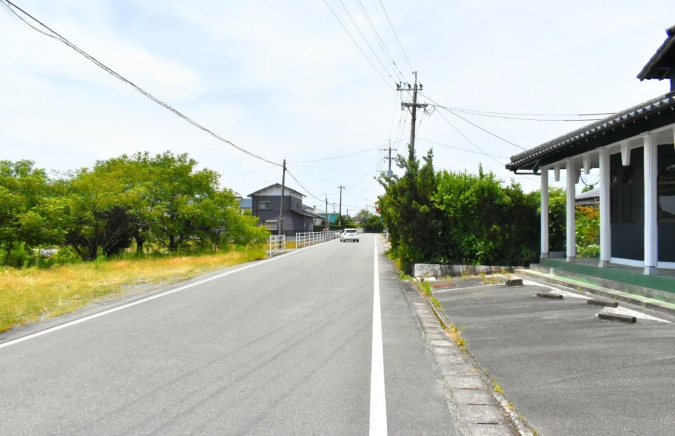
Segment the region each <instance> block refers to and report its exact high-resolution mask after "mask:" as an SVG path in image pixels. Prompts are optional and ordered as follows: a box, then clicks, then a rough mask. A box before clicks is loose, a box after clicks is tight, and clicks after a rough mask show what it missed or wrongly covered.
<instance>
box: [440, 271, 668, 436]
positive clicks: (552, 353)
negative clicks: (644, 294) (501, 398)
mask: <svg viewBox="0 0 675 436" xmlns="http://www.w3.org/2000/svg"><path fill="white" fill-rule="evenodd" d="M453 281H454V282H455V283H456V286H455V287H452V288H450V289H447V290H444V291H438V292H435V297H436V298H437V299H438V300H439V301H440V302H441V304H442V305H443V311H444V312H445V314H446V315H447V317H448V320H449V321H450V322H452V323H454V324H456V325H457V326H461V327H462V336H463V337H464V338H465V340H466V342H467V347H468V349H469V351H470V353H471V354H472V355H473V356H474V357H475V359H476V361H477V362H478V364H479V366H481V367H482V368H483V369H485V370H486V371H487V373H488V374H489V375H490V376H491V377H493V378H494V380H495V381H496V382H497V383H499V384H500V385H501V386H502V388H503V389H504V394H505V396H506V398H507V400H509V401H511V402H512V403H513V404H515V407H516V408H517V413H518V414H521V415H523V416H525V418H526V419H527V420H528V422H529V423H530V424H531V425H532V426H533V427H534V428H536V429H537V430H538V432H539V434H541V435H563V436H577V435H610V434H611V435H669V434H674V433H675V430H674V429H675V413H673V412H674V410H675V409H673V407H674V406H675V391H674V390H673V372H674V370H675V317H672V316H669V315H665V314H662V313H656V312H651V311H648V310H645V309H643V308H640V307H635V306H630V305H626V304H623V303H620V307H621V306H623V308H624V309H628V310H631V311H633V312H632V313H631V315H632V316H637V317H638V319H637V323H636V324H632V325H630V324H624V323H619V322H612V321H603V320H600V319H599V318H598V316H597V315H598V313H599V312H600V311H601V310H605V311H607V310H608V309H603V308H602V307H598V306H592V305H589V304H587V299H586V298H597V297H596V296H593V295H583V294H581V293H575V292H569V291H565V290H564V288H559V289H561V290H562V291H559V292H562V293H564V299H563V300H552V299H547V298H538V297H536V296H535V295H536V294H537V293H539V292H541V293H547V292H552V291H553V289H555V287H552V286H549V285H545V284H537V283H534V282H526V285H525V286H524V287H517V288H507V287H506V286H503V285H488V286H486V285H485V284H484V283H483V282H482V281H481V279H467V280H463V279H462V278H457V279H456V280H453ZM585 297H586V298H585Z"/></svg>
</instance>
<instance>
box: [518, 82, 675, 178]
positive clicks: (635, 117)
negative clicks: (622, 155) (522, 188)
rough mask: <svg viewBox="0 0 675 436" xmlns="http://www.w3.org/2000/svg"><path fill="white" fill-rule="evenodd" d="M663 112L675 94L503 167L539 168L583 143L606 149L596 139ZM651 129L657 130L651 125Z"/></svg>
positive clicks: (548, 144)
mask: <svg viewBox="0 0 675 436" xmlns="http://www.w3.org/2000/svg"><path fill="white" fill-rule="evenodd" d="M666 110H667V111H675V92H670V93H668V94H665V95H662V96H660V97H656V98H653V99H651V100H649V101H646V102H644V103H640V104H638V105H636V106H633V107H631V108H628V109H626V110H624V111H621V112H619V113H616V114H614V115H611V116H609V117H607V118H604V119H602V120H600V121H596V122H595V123H592V124H589V125H587V126H584V127H582V128H580V129H577V130H574V131H572V132H570V133H567V134H565V135H562V136H559V137H557V138H555V139H552V140H551V141H548V142H545V143H543V144H541V145H539V146H537V147H534V148H532V149H529V150H526V151H524V152H522V153H519V154H517V155H515V156H512V157H511V162H510V163H508V164H507V165H506V168H507V169H509V170H511V171H514V172H515V171H517V170H519V169H536V168H537V167H538V166H539V165H538V163H539V162H541V161H543V160H545V159H546V158H547V157H550V156H551V154H553V153H556V154H558V152H561V151H569V150H568V149H571V148H572V147H574V146H575V145H576V144H578V143H581V142H585V143H587V144H586V148H590V149H593V148H597V147H599V146H602V145H606V144H604V142H606V141H604V142H601V141H598V140H597V138H598V137H600V136H604V135H605V134H606V133H607V132H612V131H614V130H615V129H616V128H617V127H625V126H627V125H628V124H631V123H637V122H638V121H641V120H647V119H649V117H650V116H653V115H656V114H660V113H662V112H663V111H666ZM674 113H675V112H674ZM669 122H672V120H670V118H668V119H664V125H665V124H667V123H669ZM651 128H652V129H653V128H657V127H655V126H653V125H652V126H651ZM627 134H629V136H627V137H630V136H633V135H632V133H629V132H627ZM615 136H616V135H615ZM622 139H625V138H622ZM592 141H593V142H592Z"/></svg>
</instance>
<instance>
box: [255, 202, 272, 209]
mask: <svg viewBox="0 0 675 436" xmlns="http://www.w3.org/2000/svg"><path fill="white" fill-rule="evenodd" d="M258 209H272V203H271V202H269V201H260V202H258Z"/></svg>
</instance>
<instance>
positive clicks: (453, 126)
mask: <svg viewBox="0 0 675 436" xmlns="http://www.w3.org/2000/svg"><path fill="white" fill-rule="evenodd" d="M438 115H440V116H441V117H442V118H443V119H444V120H445V121H446V122H447V123H448V124H450V127H452V128H453V129H455V130H456V131H457V133H459V134H460V135H462V136H463V137H464V139H466V140H467V141H468V142H469V143H470V144H471V145H473V146H474V147H476V148H477V149H478V150H480V152H481V153H483V154H484V155H485V156H487V157H489V158H490V159H492V160H493V161H495V162H497V163H498V164H499V165H504V163H503V162H499V161H498V160H497V159H495V158H494V157H493V156H492V155H489V154H487V153H486V152H485V151H484V150H483V149H482V148H480V147H479V146H477V145H476V144H475V143H474V142H473V141H472V140H470V139H469V138H468V137H467V136H466V135H465V134H464V133H462V132H461V131H460V130H459V129H458V128H457V127H455V125H454V124H452V123H451V122H450V120H449V119H447V118H445V115H443V113H441V112H439V113H438Z"/></svg>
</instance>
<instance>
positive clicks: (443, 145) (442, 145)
mask: <svg viewBox="0 0 675 436" xmlns="http://www.w3.org/2000/svg"><path fill="white" fill-rule="evenodd" d="M417 139H419V140H420V141H424V142H430V143H432V144H436V145H440V146H441V147H447V148H452V149H453V150H458V151H464V152H466V153H474V154H485V153H483V152H480V151H474V150H467V149H466V148H460V147H454V146H452V145H448V144H442V143H440V142H436V141H430V140H428V139H424V138H420V137H419V136H418V137H417ZM491 156H493V157H496V158H501V159H508V157H506V156H498V155H496V154H493V155H491Z"/></svg>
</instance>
